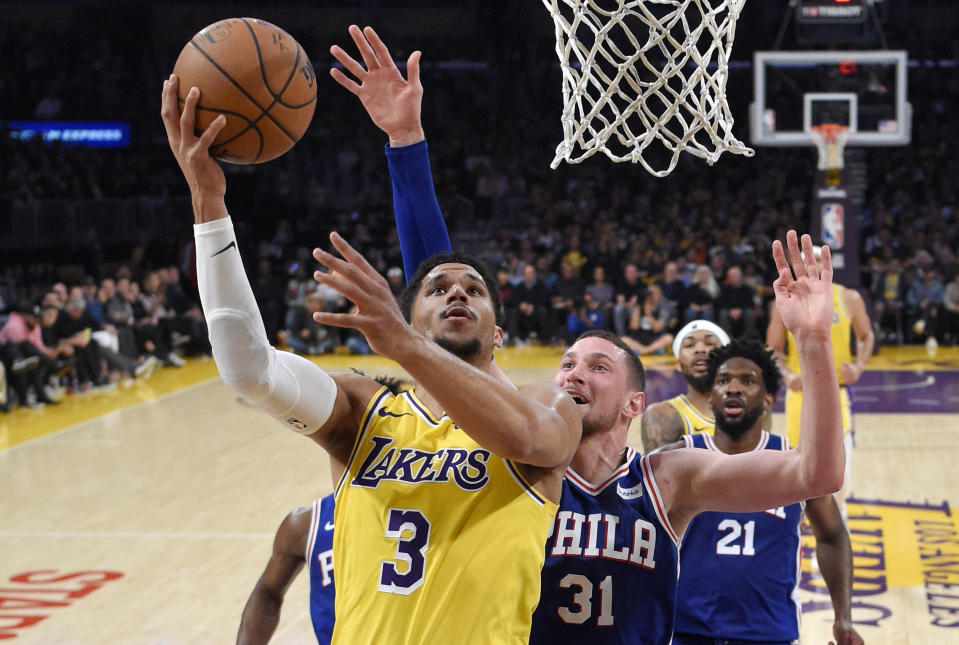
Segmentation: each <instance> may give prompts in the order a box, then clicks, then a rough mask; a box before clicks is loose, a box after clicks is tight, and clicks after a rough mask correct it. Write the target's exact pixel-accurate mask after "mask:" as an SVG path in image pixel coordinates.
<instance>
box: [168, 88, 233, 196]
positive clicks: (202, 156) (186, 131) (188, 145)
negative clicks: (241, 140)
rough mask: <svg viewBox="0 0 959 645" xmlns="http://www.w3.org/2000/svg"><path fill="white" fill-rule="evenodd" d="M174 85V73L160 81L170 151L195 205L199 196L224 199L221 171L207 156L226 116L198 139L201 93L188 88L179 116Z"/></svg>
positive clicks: (218, 119)
mask: <svg viewBox="0 0 959 645" xmlns="http://www.w3.org/2000/svg"><path fill="white" fill-rule="evenodd" d="M177 83H178V79H177V77H176V75H175V74H170V78H168V79H167V80H165V81H163V92H162V95H161V108H160V116H161V117H163V127H164V128H166V136H167V141H169V143H170V149H171V150H172V151H173V156H174V157H176V160H177V163H178V164H180V170H181V171H182V172H183V176H184V177H186V181H187V184H189V186H190V193H191V194H192V195H193V200H194V205H195V202H196V200H197V199H198V198H200V197H223V196H224V195H225V194H226V178H225V177H224V176H223V169H222V168H220V164H218V163H217V162H216V160H215V159H214V158H213V157H212V156H211V155H210V145H212V143H213V140H214V139H215V138H216V135H217V134H219V133H220V130H222V129H223V126H225V125H226V117H225V116H223V115H222V114H221V115H220V116H218V117H217V118H216V119H214V120H213V123H211V124H210V126H209V127H208V128H207V129H206V130H204V131H203V134H201V135H199V136H197V134H196V104H197V102H198V101H199V100H200V90H199V89H198V88H196V87H193V88H190V91H189V92H188V93H187V95H186V100H185V101H184V104H183V114H182V115H181V114H179V113H178V110H177Z"/></svg>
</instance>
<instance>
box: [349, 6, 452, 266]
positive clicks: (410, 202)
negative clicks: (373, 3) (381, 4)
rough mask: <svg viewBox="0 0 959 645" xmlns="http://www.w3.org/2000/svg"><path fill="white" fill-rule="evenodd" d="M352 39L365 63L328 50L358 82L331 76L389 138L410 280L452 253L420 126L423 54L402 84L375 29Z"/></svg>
mask: <svg viewBox="0 0 959 645" xmlns="http://www.w3.org/2000/svg"><path fill="white" fill-rule="evenodd" d="M350 36H351V37H352V39H353V42H354V43H355V44H356V47H357V50H358V51H359V53H360V56H361V58H362V59H363V62H362V63H360V62H359V61H357V60H355V59H354V58H353V57H351V56H350V55H349V54H347V53H346V52H345V51H344V50H343V49H342V48H341V47H339V46H338V45H333V46H332V47H331V48H330V53H331V54H332V55H333V56H334V58H336V59H337V60H338V61H339V62H340V63H341V64H342V65H343V67H344V69H346V70H347V71H348V72H349V73H350V74H351V75H352V76H353V77H355V79H356V80H354V79H353V78H351V77H350V76H348V75H347V74H345V73H344V72H343V71H341V70H339V69H337V68H335V67H334V68H332V69H331V70H330V75H331V76H332V77H333V79H334V80H335V81H336V82H337V83H339V84H340V85H341V86H343V87H344V88H346V89H347V90H348V91H349V92H351V93H352V94H354V95H355V96H356V97H357V98H359V100H360V103H362V104H363V107H364V108H365V109H366V112H367V114H368V115H369V116H370V118H371V119H372V120H373V123H374V124H376V126H377V127H379V128H380V129H381V130H383V132H385V133H386V135H387V136H388V137H389V145H388V146H387V147H386V157H387V160H388V163H389V169H390V178H391V180H392V183H393V208H394V212H395V214H396V230H397V233H398V236H399V241H400V249H401V251H402V255H403V270H404V273H405V275H406V279H407V281H409V279H410V278H411V277H412V276H413V274H414V273H416V269H417V267H419V265H420V263H421V262H422V261H423V260H425V259H426V258H428V257H430V256H431V255H434V254H435V253H441V252H445V251H449V250H450V248H451V245H450V238H449V233H448V232H447V230H446V223H445V222H444V220H443V213H442V212H441V211H440V207H439V203H438V202H437V200H436V191H435V189H434V186H433V174H432V172H431V170H430V160H429V153H428V150H427V147H426V136H425V134H424V132H423V125H422V121H421V117H420V115H421V106H422V101H423V85H422V83H421V82H420V52H418V51H416V52H413V53H412V54H411V55H410V57H409V60H407V63H406V71H407V78H406V79H404V78H403V75H402V73H401V72H400V70H399V69H398V68H397V67H396V64H395V63H394V62H393V59H392V57H391V56H390V52H389V49H388V48H387V47H386V45H385V44H384V43H383V41H382V40H380V38H379V36H378V35H377V34H376V32H375V31H374V30H373V28H372V27H365V28H364V29H363V30H360V28H359V27H357V26H356V25H351V26H350Z"/></svg>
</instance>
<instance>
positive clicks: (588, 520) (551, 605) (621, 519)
mask: <svg viewBox="0 0 959 645" xmlns="http://www.w3.org/2000/svg"><path fill="white" fill-rule="evenodd" d="M678 576H679V553H678V540H677V539H676V535H675V533H674V532H673V530H672V527H670V525H669V520H668V519H667V517H666V514H665V512H664V507H663V504H662V500H661V499H660V496H659V491H658V489H657V487H656V480H655V478H654V477H653V473H652V468H650V466H649V463H648V461H647V459H646V458H645V457H640V456H639V455H638V454H637V453H635V452H634V451H633V450H632V449H628V450H627V453H626V463H624V464H623V465H622V466H620V467H619V468H618V469H617V470H616V472H614V473H613V474H612V475H611V476H610V477H609V479H608V480H606V481H605V482H603V483H602V484H600V485H599V486H596V487H594V486H591V485H590V484H589V483H588V482H587V481H585V480H584V479H583V478H582V477H580V476H579V475H577V474H576V473H575V472H574V471H573V470H567V472H566V480H565V481H564V482H563V496H562V499H561V501H560V504H559V512H557V514H556V521H555V522H554V524H553V531H552V533H551V534H550V536H549V539H548V540H547V543H546V563H545V564H544V566H543V573H542V595H541V598H540V601H539V606H538V607H537V608H536V611H535V613H534V614H533V627H532V631H531V633H530V643H531V644H532V645H538V644H540V643H542V644H544V645H545V644H550V645H552V644H555V643H617V644H627V643H628V644H629V645H659V644H665V643H668V642H669V639H670V637H671V636H672V632H673V614H674V610H675V602H676V581H677V577H678Z"/></svg>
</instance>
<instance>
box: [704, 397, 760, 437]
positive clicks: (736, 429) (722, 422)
mask: <svg viewBox="0 0 959 645" xmlns="http://www.w3.org/2000/svg"><path fill="white" fill-rule="evenodd" d="M762 414H763V409H762V406H757V407H755V408H753V409H752V410H748V411H746V413H745V414H743V416H742V418H741V419H738V420H736V421H730V420H729V419H727V418H726V416H725V415H724V414H723V411H722V410H721V409H720V410H715V409H714V410H713V415H714V416H715V418H716V429H717V430H720V431H722V432H723V433H724V434H726V435H728V436H729V438H730V439H732V440H734V441H735V440H737V439H739V438H740V437H742V436H743V435H744V434H746V432H747V431H748V430H749V429H750V428H752V427H753V425H754V424H755V423H756V421H758V420H759V417H761V416H762Z"/></svg>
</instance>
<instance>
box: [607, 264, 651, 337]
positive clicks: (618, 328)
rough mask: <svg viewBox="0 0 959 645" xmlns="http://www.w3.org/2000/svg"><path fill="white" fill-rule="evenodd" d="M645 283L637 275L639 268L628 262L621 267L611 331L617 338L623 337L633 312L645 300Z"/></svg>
mask: <svg viewBox="0 0 959 645" xmlns="http://www.w3.org/2000/svg"><path fill="white" fill-rule="evenodd" d="M646 290H647V287H646V283H645V282H644V281H643V279H642V277H641V276H640V275H639V268H638V267H637V266H636V264H635V263H633V262H629V263H627V264H626V266H624V267H623V276H622V278H621V279H620V281H619V284H617V285H616V304H615V305H613V330H614V331H615V332H616V335H617V336H625V335H626V329H627V325H628V324H629V319H630V318H631V317H632V315H633V310H634V309H635V308H636V307H638V306H639V304H640V303H641V302H643V300H645V299H646Z"/></svg>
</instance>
